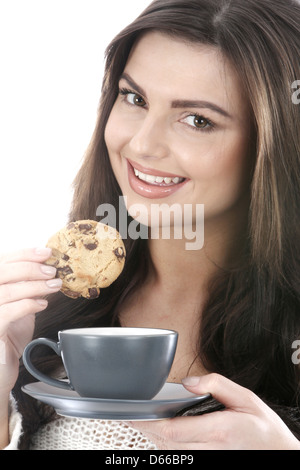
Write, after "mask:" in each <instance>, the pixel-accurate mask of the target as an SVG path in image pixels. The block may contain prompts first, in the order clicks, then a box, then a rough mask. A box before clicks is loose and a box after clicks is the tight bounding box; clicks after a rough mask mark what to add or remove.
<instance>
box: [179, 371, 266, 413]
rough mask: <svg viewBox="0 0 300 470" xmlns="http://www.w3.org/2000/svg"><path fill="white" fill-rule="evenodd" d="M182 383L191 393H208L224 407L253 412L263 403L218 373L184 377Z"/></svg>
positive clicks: (248, 391) (251, 393)
mask: <svg viewBox="0 0 300 470" xmlns="http://www.w3.org/2000/svg"><path fill="white" fill-rule="evenodd" d="M182 384H183V385H184V387H185V388H186V389H188V390H189V391H190V392H192V393H196V394H204V393H210V394H211V395H212V396H213V398H215V399H216V400H217V401H219V402H220V403H222V404H223V405H224V406H225V407H226V408H229V409H232V410H235V411H243V412H245V413H247V412H249V413H253V412H254V411H255V410H257V408H261V407H264V403H263V402H262V400H260V398H259V397H258V396H257V395H255V394H254V393H253V392H251V390H248V389H247V388H245V387H242V386H241V385H238V384H236V383H235V382H233V381H232V380H229V379H227V378H226V377H224V376H223V375H220V374H215V373H213V374H208V375H204V376H201V377H186V378H185V379H183V380H182Z"/></svg>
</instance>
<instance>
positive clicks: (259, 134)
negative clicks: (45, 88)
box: [14, 0, 300, 448]
mask: <svg viewBox="0 0 300 470" xmlns="http://www.w3.org/2000/svg"><path fill="white" fill-rule="evenodd" d="M299 25H300V4H299V1H298V0H247V1H245V0H189V1H183V0H155V1H154V2H152V3H151V4H150V5H149V7H148V8H146V10H145V11H144V12H143V13H142V14H141V15H140V16H139V17H138V18H137V19H136V20H135V21H133V23H132V24H130V25H129V26H128V27H126V28H125V29H124V30H123V31H121V32H120V34H118V35H117V36H116V37H115V39H114V40H113V41H112V42H111V43H110V45H109V46H108V48H107V52H106V68H105V74H104V79H103V85H102V94H101V100H100V103H99V116H98V121H97V123H96V127H95V131H94V134H93V136H92V140H91V143H90V145H89V147H88V149H87V152H86V156H85V160H84V163H83V165H82V168H81V169H80V171H79V173H78V175H77V177H76V179H75V182H74V199H73V203H72V207H71V211H70V217H69V220H78V219H95V220H97V217H96V211H97V207H98V206H99V205H100V204H102V203H110V204H114V205H115V207H118V204H119V196H121V191H120V188H119V186H118V183H117V181H116V179H115V176H114V174H113V171H112V168H111V165H110V161H109V157H108V152H107V148H106V145H105V141H104V130H105V126H106V123H107V120H108V117H109V115H110V112H111V109H112V107H113V104H114V102H115V100H116V97H117V94H118V81H119V78H120V76H121V74H122V72H123V70H124V67H125V64H126V61H127V58H128V56H129V53H130V51H131V48H132V46H133V44H134V43H135V42H136V41H137V40H138V38H139V37H140V35H141V34H142V33H144V32H145V31H151V30H156V31H161V32H163V33H165V34H168V35H170V36H173V37H176V38H182V39H183V40H187V41H190V42H193V43H202V44H207V45H210V46H215V47H216V48H218V49H219V50H220V51H221V52H222V53H223V54H224V55H225V56H226V57H227V58H228V59H229V60H230V62H231V64H232V66H233V67H235V69H236V71H237V73H238V75H239V77H240V80H241V83H242V84H243V86H244V90H245V93H246V96H247V98H248V100H249V103H250V106H251V113H252V119H253V126H254V129H255V139H254V142H253V147H255V169H254V172H253V180H252V185H251V205H250V209H249V218H248V231H247V237H246V250H245V256H244V257H243V263H242V265H241V266H240V267H239V268H237V269H234V270H232V271H226V272H225V271H224V272H222V275H219V276H218V277H216V279H214V282H213V283H212V285H211V293H212V295H211V296H210V298H209V300H208V302H207V304H206V306H205V308H204V311H203V312H201V318H202V321H201V330H200V331H199V338H200V341H199V351H198V354H199V357H200V358H201V361H202V362H203V363H204V366H205V368H206V369H207V370H208V371H215V372H218V373H221V374H223V375H225V376H227V377H229V378H230V379H232V380H234V381H235V382H237V383H239V384H241V385H243V386H245V387H247V388H249V389H251V390H253V391H254V392H255V393H257V394H258V395H259V396H260V397H261V398H262V399H263V400H264V401H265V402H266V403H268V405H269V406H271V407H272V408H273V409H274V410H276V412H277V413H278V414H279V415H280V416H281V417H282V419H283V420H284V421H285V422H286V424H287V425H288V426H289V428H290V429H291V431H292V432H293V433H294V434H295V435H296V436H297V437H298V438H299V439H300V414H299V383H300V380H299V379H300V375H299V370H300V369H299V367H300V366H299V365H297V364H294V363H293V361H292V353H293V349H292V343H293V341H294V340H296V339H299V338H300V276H299V273H300V256H299V235H300V234H299V231H300V216H299V214H300V209H299V208H300V131H299V129H300V105H296V104H294V103H293V100H292V93H293V89H292V83H294V82H295V80H297V79H300V61H299V51H300V27H299ZM128 222H130V217H128ZM124 242H125V244H126V250H127V259H126V265H125V269H124V271H123V273H122V275H121V276H120V277H119V278H118V280H117V281H116V282H115V283H113V284H112V285H111V286H110V287H108V288H106V289H103V290H102V291H101V295H100V297H99V298H98V299H94V300H85V299H77V300H74V299H69V298H67V297H64V296H63V294H61V293H58V294H55V295H53V296H50V297H49V306H48V308H47V310H46V311H44V312H42V313H40V314H38V316H37V319H36V328H35V333H34V336H35V337H40V336H47V337H49V338H53V339H57V332H58V331H59V330H61V329H64V328H73V327H92V326H103V325H110V326H115V325H118V312H119V307H120V305H121V304H122V302H123V301H124V299H127V298H128V296H130V295H132V294H133V293H134V292H136V290H137V289H139V287H140V286H141V284H142V283H143V282H144V280H145V279H146V277H147V274H148V270H149V267H150V265H151V258H150V254H149V252H148V248H147V241H146V240H143V239H137V240H131V239H127V240H124ZM245 260H246V262H245ZM199 316H200V312H199ZM35 362H36V365H37V367H39V368H40V369H42V370H43V371H44V372H45V373H52V374H54V373H55V371H56V370H57V369H58V368H59V367H60V365H61V363H60V359H59V358H58V357H57V356H56V355H53V354H52V353H51V352H50V351H49V350H48V349H43V348H41V349H40V350H39V351H38V352H37V353H36V356H35ZM32 381H33V378H32V377H31V376H30V375H29V374H28V373H27V371H26V370H25V369H24V367H23V365H22V361H21V365H20V374H19V378H18V381H17V384H16V386H15V388H14V394H15V396H16V398H17V401H18V405H19V410H20V411H21V412H22V414H23V418H24V435H23V444H22V446H23V448H28V446H29V445H30V435H32V433H34V432H35V431H36V430H37V429H38V427H39V426H40V425H41V424H43V423H45V422H47V421H48V420H50V419H53V418H54V413H53V410H50V409H48V408H47V407H44V406H41V407H40V406H39V405H38V403H37V402H36V401H35V400H33V399H31V398H30V397H28V396H27V395H25V394H24V393H22V391H21V386H22V385H23V384H25V383H28V382H32ZM218 406H221V405H220V404H218V403H215V402H212V403H211V404H210V407H211V408H209V409H210V410H213V409H216V407H218ZM200 412H201V411H199V410H193V411H192V413H200Z"/></svg>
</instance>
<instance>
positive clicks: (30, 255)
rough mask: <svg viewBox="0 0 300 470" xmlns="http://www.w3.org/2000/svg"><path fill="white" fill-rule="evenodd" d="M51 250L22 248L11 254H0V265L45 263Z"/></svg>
mask: <svg viewBox="0 0 300 470" xmlns="http://www.w3.org/2000/svg"><path fill="white" fill-rule="evenodd" d="M51 253H52V250H51V248H47V247H45V248H44V247H42V248H24V249H22V250H18V251H15V252H12V253H6V254H2V255H1V254H0V263H15V262H16V261H36V262H39V261H45V260H46V259H48V258H50V256H51Z"/></svg>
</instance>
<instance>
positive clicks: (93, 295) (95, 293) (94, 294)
mask: <svg viewBox="0 0 300 470" xmlns="http://www.w3.org/2000/svg"><path fill="white" fill-rule="evenodd" d="M88 292H89V296H88V298H89V299H97V297H99V294H100V289H97V288H96V287H92V288H90V289H89V290H88Z"/></svg>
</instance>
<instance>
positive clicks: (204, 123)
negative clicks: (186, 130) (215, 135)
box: [182, 114, 214, 132]
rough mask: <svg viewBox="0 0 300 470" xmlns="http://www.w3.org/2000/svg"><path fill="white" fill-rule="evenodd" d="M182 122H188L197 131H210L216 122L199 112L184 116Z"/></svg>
mask: <svg viewBox="0 0 300 470" xmlns="http://www.w3.org/2000/svg"><path fill="white" fill-rule="evenodd" d="M182 122H184V123H185V124H188V125H189V126H190V127H191V128H192V129H193V130H195V131H206V132H208V131H211V130H213V128H214V124H213V123H212V122H211V121H210V120H209V119H206V118H205V117H204V116H200V115H199V114H190V115H189V116H187V117H186V118H184V119H183V121H182Z"/></svg>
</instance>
